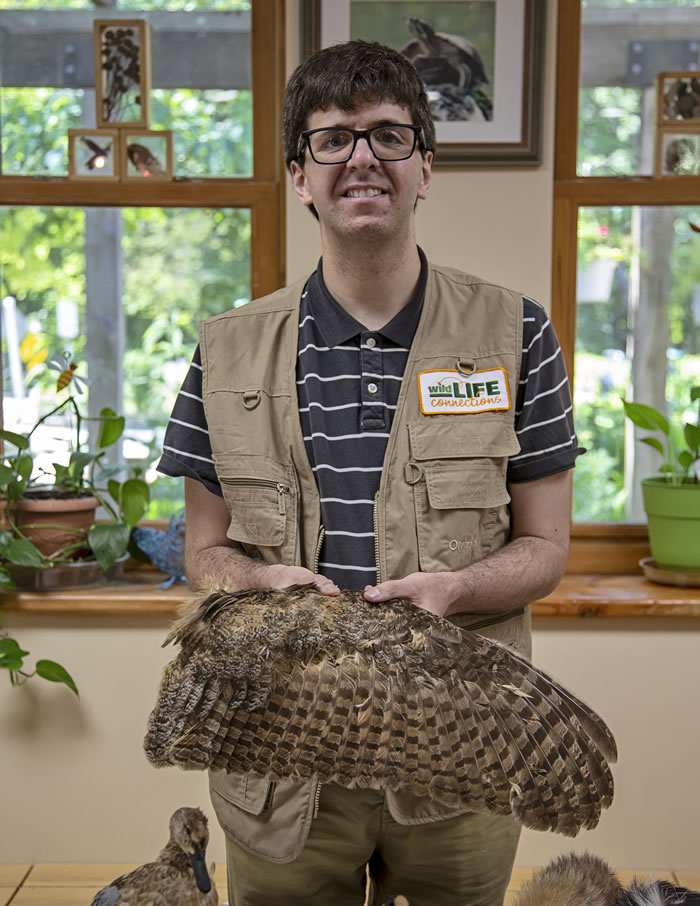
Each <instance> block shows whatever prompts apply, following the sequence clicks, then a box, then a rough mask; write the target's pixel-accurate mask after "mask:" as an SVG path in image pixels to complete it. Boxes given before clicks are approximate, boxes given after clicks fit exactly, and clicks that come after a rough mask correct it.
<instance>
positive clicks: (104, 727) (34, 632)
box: [0, 2, 700, 869]
mask: <svg viewBox="0 0 700 906" xmlns="http://www.w3.org/2000/svg"><path fill="white" fill-rule="evenodd" d="M550 7H551V9H550V13H551V15H550V17H549V24H548V40H547V60H546V71H547V78H546V116H545V154H544V165H543V166H542V167H540V168H537V169H525V168H523V169H514V170H505V171H498V170H487V171H482V170H465V171H460V172H449V171H438V172H437V173H436V176H435V181H434V184H433V188H432V190H431V198H430V199H429V201H428V202H427V203H426V204H425V205H423V208H422V210H421V211H420V215H419V234H420V242H421V243H422V245H423V246H424V248H425V249H426V251H427V252H428V254H429V255H430V256H431V257H432V258H433V259H434V260H435V261H438V262H441V263H446V264H451V265H455V266H461V267H463V268H465V269H467V270H470V271H472V272H475V273H478V274H480V275H483V276H484V277H488V278H492V279H495V280H497V281H500V282H503V283H505V284H509V285H513V286H518V287H520V288H522V289H523V290H524V291H526V292H528V293H529V294H531V295H534V296H535V297H536V298H539V299H540V300H541V301H542V302H544V303H545V304H548V303H549V282H550V232H551V179H552V148H551V146H552V120H553V113H552V106H553V94H554V79H553V61H554V54H553V50H554V48H553V42H554V17H553V4H552V3H550ZM288 30H289V41H288V45H289V65H290V67H291V66H292V65H294V63H295V62H296V53H297V50H296V49H297V47H298V34H297V32H296V3H292V2H289V18H288ZM287 236H288V272H289V278H290V279H293V278H295V277H297V276H299V275H301V274H303V273H305V272H306V271H308V270H309V269H311V268H313V266H314V265H315V262H316V259H317V256H318V254H319V249H318V242H317V234H316V226H315V222H314V221H313V219H312V218H311V216H310V215H309V214H308V213H307V212H306V211H305V210H303V209H301V207H300V206H299V205H298V204H297V202H296V200H295V199H293V198H292V197H291V196H290V198H289V211H288V230H287ZM5 622H6V624H7V627H8V628H10V629H13V630H16V632H17V636H18V638H19V639H20V641H21V643H22V644H23V645H24V646H26V647H27V648H28V649H29V650H30V651H31V652H32V655H33V656H36V657H50V658H54V659H56V660H58V661H59V662H61V663H64V664H65V665H66V666H67V667H68V668H69V669H70V670H71V671H72V673H73V674H74V676H75V679H76V681H77V682H78V684H79V686H80V690H81V699H80V702H78V701H76V700H75V699H74V698H73V697H72V695H71V694H70V693H69V692H68V691H67V690H65V689H63V688H61V687H56V686H50V685H48V684H46V683H43V682H37V681H36V680H35V681H33V682H32V683H30V684H28V685H26V686H24V687H23V688H21V689H10V688H9V684H6V683H4V682H3V683H0V803H2V820H0V862H35V861H38V862H46V861H56V862H61V861H69V862H121V861H124V862H140V861H144V860H146V859H149V858H151V857H153V856H154V855H155V854H156V852H157V850H158V849H159V847H160V846H161V845H162V843H163V842H164V840H165V837H166V826H167V819H168V817H169V815H170V813H171V812H172V811H173V810H174V809H175V808H177V807H179V806H181V805H186V804H187V805H200V806H202V807H203V808H204V809H205V811H206V812H207V813H208V814H209V815H210V817H211V818H212V825H213V828H212V844H211V847H210V854H211V856H212V857H213V858H215V859H216V860H217V861H221V860H222V859H223V852H224V848H223V838H222V835H221V832H220V830H219V829H218V827H217V826H216V823H215V821H214V819H213V812H212V809H211V806H210V804H209V801H208V795H207V790H206V782H205V778H204V777H203V776H202V775H200V774H185V773H182V772H179V771H177V770H175V769H172V770H155V769H153V768H151V767H150V766H149V765H148V763H147V762H146V760H145V757H144V755H143V752H142V748H141V744H142V739H143V734H144V728H145V723H146V718H147V715H148V712H149V711H150V708H151V706H152V704H153V702H154V700H155V694H156V688H157V684H158V679H159V676H160V672H161V669H162V667H163V665H164V664H165V663H166V661H167V660H168V659H169V657H170V656H171V655H172V651H171V650H163V649H161V648H160V643H161V641H162V639H163V637H164V635H165V632H166V624H165V622H164V621H158V620H144V619H142V620H132V621H127V620H116V619H108V618H104V617H92V618H89V619H77V618H74V617H61V616H55V617H51V618H47V617H42V618H40V617H29V616H23V617H19V616H16V615H15V616H13V615H8V616H7V617H6V620H5ZM699 642H700V621H695V622H692V621H684V620H661V619H652V620H648V621H627V620H622V619H609V620H585V621H577V620H568V619H557V620H554V619H552V620H546V621H536V624H535V660H536V661H537V662H538V663H539V664H540V665H542V666H543V667H544V668H545V669H547V670H548V671H549V672H551V673H552V674H553V675H554V676H555V677H557V678H558V679H560V680H561V681H562V682H565V683H568V684H569V685H570V686H571V688H572V690H573V691H575V692H576V693H577V694H578V695H579V696H580V697H582V698H583V699H584V700H586V701H588V702H589V703H590V704H591V705H593V706H594V707H596V708H597V709H598V710H599V711H600V712H601V714H602V715H603V716H604V717H605V718H606V719H607V720H608V722H609V724H610V726H611V727H612V729H613V731H614V733H615V734H616V736H617V738H618V742H619V747H620V753H621V757H620V763H619V765H618V767H617V768H616V769H615V777H616V781H617V795H616V799H615V803H614V805H613V807H612V809H611V810H610V811H609V812H607V813H606V814H605V815H604V816H603V819H602V821H601V823H600V826H599V827H598V828H597V829H596V830H595V831H591V832H585V833H583V834H582V835H581V836H580V837H579V838H578V839H577V840H576V841H570V840H568V839H565V838H561V837H555V836H552V835H546V834H537V833H534V832H526V833H525V834H524V835H523V838H522V841H521V845H520V849H519V852H518V863H519V864H521V865H532V864H539V863H542V862H545V861H547V860H548V859H549V858H550V857H552V856H553V855H555V854H557V853H559V852H564V851H568V850H570V849H572V848H576V849H583V848H587V849H590V850H592V851H594V852H597V853H599V854H600V855H602V856H604V857H607V858H608V859H610V860H611V861H612V862H613V863H614V864H615V865H617V866H618V867H636V866H649V867H664V866H673V867H675V868H688V869H690V868H695V869H697V868H698V845H697V840H698V834H697V815H698V814H700V791H699V785H698V783H697V761H698V752H700V727H699V726H698V707H697V699H698V689H700V658H699V657H698V643H699ZM0 680H4V677H0Z"/></svg>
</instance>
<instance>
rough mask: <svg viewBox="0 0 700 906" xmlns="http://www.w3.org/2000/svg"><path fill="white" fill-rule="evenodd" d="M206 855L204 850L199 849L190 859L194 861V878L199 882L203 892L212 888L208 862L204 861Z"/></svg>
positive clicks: (198, 884) (198, 885)
mask: <svg viewBox="0 0 700 906" xmlns="http://www.w3.org/2000/svg"><path fill="white" fill-rule="evenodd" d="M204 857H205V853H204V850H203V849H197V850H195V851H194V852H193V853H192V855H191V856H190V861H191V862H192V870H193V871H194V879H195V881H196V882H197V887H198V888H199V889H200V890H201V891H202V893H209V891H210V890H211V878H210V877H209V872H208V871H207V863H206V862H205V861H204Z"/></svg>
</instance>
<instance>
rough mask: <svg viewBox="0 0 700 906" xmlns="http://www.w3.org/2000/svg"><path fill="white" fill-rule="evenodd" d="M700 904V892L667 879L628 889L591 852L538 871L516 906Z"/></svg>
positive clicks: (517, 898)
mask: <svg viewBox="0 0 700 906" xmlns="http://www.w3.org/2000/svg"><path fill="white" fill-rule="evenodd" d="M564 904H565V906H700V893H693V891H692V890H687V889H686V888H685V887H675V886H674V885H673V884H669V883H668V882H667V881H653V882H652V883H650V884H641V883H639V882H638V881H635V882H634V883H633V884H632V885H631V886H630V887H628V888H627V889H626V890H625V889H624V888H623V887H622V884H620V881H619V880H618V878H617V876H616V874H615V872H614V871H613V870H612V868H610V866H609V865H608V864H607V863H606V862H605V861H603V859H600V858H598V856H593V855H591V854H590V853H569V854H568V855H565V856H559V858H557V859H555V860H554V861H553V862H551V863H550V864H549V865H547V866H545V867H544V868H542V869H540V871H538V872H535V874H534V875H533V876H532V878H531V879H530V881H529V882H528V883H527V884H526V885H525V886H524V887H522V888H521V890H520V892H519V893H518V895H517V897H516V898H515V901H514V903H513V906H564Z"/></svg>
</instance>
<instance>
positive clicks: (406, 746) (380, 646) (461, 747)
mask: <svg viewBox="0 0 700 906" xmlns="http://www.w3.org/2000/svg"><path fill="white" fill-rule="evenodd" d="M171 641H177V642H179V643H180V646H181V650H180V652H179V654H178V655H177V656H176V657H175V659H174V660H173V661H171V663H170V664H169V665H168V666H167V667H166V669H165V672H164V676H163V680H162V683H161V688H160V692H159V696H158V700H157V703H156V707H155V708H154V710H153V712H152V714H151V716H150V718H149V723H148V730H147V734H146V739H145V743H144V745H145V749H146V754H147V756H148V758H149V760H150V761H151V762H152V763H153V764H155V765H159V766H161V765H168V764H175V765H178V766H180V767H182V768H185V769H206V768H212V769H214V770H225V771H228V772H229V773H236V774H252V775H254V776H258V777H266V778H268V779H270V780H284V779H297V780H301V779H307V778H317V779H318V780H320V781H321V782H323V783H325V782H328V781H335V782H336V783H339V784H341V785H342V786H346V787H350V788H353V787H383V788H387V789H391V790H406V791H409V792H411V793H414V794H416V795H421V796H430V797H432V798H433V799H435V800H437V801H438V802H441V803H444V804H445V805H447V806H460V805H461V806H466V807H468V808H469V809H470V810H472V811H475V812H490V813H495V814H504V815H507V814H513V815H515V816H516V817H517V818H518V819H519V820H520V821H521V822H522V823H523V824H524V825H526V826H527V827H532V828H535V829H537V830H552V831H557V832H559V833H563V834H567V835H570V836H573V835H575V834H576V833H578V831H579V830H580V829H581V828H582V827H586V828H590V827H595V825H596V824H597V823H598V820H599V818H600V813H601V809H603V808H605V807H607V806H608V805H610V803H611V801H612V795H613V780H612V775H611V773H610V769H609V766H608V762H612V761H614V760H615V758H616V754H617V753H616V748H615V741H614V739H613V737H612V735H611V733H610V731H609V730H608V728H607V726H606V725H605V723H604V722H603V721H602V720H601V719H600V717H598V716H597V715H596V714H595V713H594V712H593V711H591V710H590V709H589V708H588V707H587V706H586V705H584V704H583V703H582V702H580V701H579V700H578V699H577V698H575V697H574V696H573V695H571V693H569V692H567V691H566V690H565V689H563V688H562V687H561V686H559V685H557V684H556V683H555V682H553V681H552V680H551V679H550V678H549V677H548V676H546V675H545V674H543V673H542V672H541V671H539V670H537V668H535V667H534V666H532V665H531V664H530V663H529V662H528V661H526V660H525V659H523V658H521V657H519V656H518V655H517V654H515V653H514V652H513V651H511V650H510V649H508V648H506V647H504V646H503V645H500V644H498V643H496V642H493V641H490V640H489V639H486V638H484V637H482V636H480V635H477V634H476V633H473V632H468V631H465V630H460V629H458V628H457V627H456V626H454V625H453V624H452V623H450V622H449V621H447V620H443V619H440V618H439V617H436V616H433V615H432V614H430V613H429V612H427V611H425V610H422V609H421V608H418V607H415V606H413V605H411V604H409V603H407V602H404V601H398V600H397V601H393V602H390V603H388V604H380V605H369V604H367V602H365V600H364V598H363V596H362V593H361V592H354V591H345V592H341V593H340V594H339V595H338V596H336V597H327V596H324V595H320V594H318V593H316V592H315V591H314V590H313V587H312V586H295V587H293V588H288V589H284V590H282V591H274V590H253V591H249V592H238V593H227V592H217V593H215V594H212V595H210V596H208V597H206V598H205V599H204V600H202V599H200V604H199V606H198V608H197V609H196V610H195V611H194V612H193V613H191V614H190V615H189V616H187V617H184V618H183V619H182V620H181V621H180V622H179V623H178V624H176V625H175V627H174V629H173V630H172V632H171V633H170V635H169V637H168V638H167V639H166V641H165V643H164V644H168V643H169V642H171Z"/></svg>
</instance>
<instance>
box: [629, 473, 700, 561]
mask: <svg viewBox="0 0 700 906" xmlns="http://www.w3.org/2000/svg"><path fill="white" fill-rule="evenodd" d="M642 497H643V499H644V509H645V510H646V514H647V522H648V525H649V546H650V547H651V555H652V557H653V558H654V560H655V561H656V565H657V566H659V567H661V568H662V569H676V570H679V569H680V570H682V569H700V482H693V481H690V480H687V481H683V482H681V483H680V484H672V483H671V482H670V481H668V480H667V479H665V478H645V479H644V480H643V481H642Z"/></svg>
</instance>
